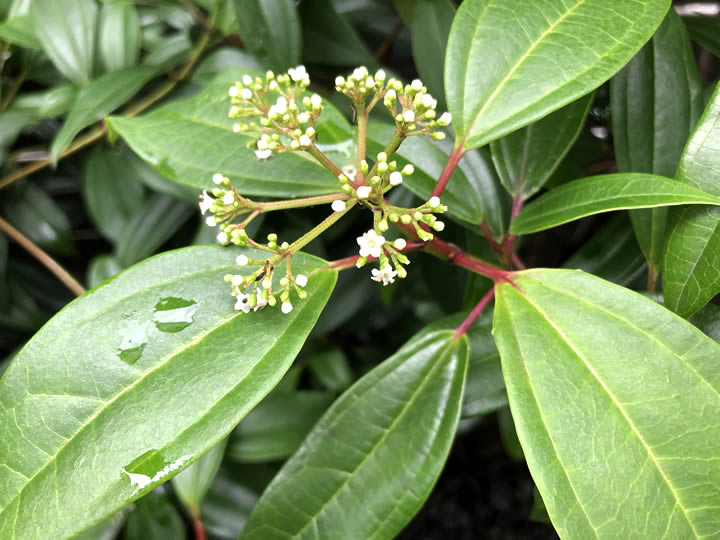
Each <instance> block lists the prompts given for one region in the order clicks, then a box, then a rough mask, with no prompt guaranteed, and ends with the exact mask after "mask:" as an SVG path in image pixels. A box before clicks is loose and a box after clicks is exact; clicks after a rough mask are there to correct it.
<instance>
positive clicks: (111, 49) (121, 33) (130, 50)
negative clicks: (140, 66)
mask: <svg viewBox="0 0 720 540" xmlns="http://www.w3.org/2000/svg"><path fill="white" fill-rule="evenodd" d="M99 33H100V35H99V44H98V45H99V46H98V50H99V53H100V60H101V61H102V64H103V66H104V67H105V69H106V70H107V71H117V70H120V69H125V68H129V67H132V66H134V65H135V64H137V61H138V57H139V55H140V37H141V36H140V21H139V19H138V14H137V9H135V5H134V4H133V3H132V2H107V3H104V4H103V6H102V9H101V11H100V29H99Z"/></svg>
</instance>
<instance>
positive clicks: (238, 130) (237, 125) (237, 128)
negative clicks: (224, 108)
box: [233, 124, 242, 133]
mask: <svg viewBox="0 0 720 540" xmlns="http://www.w3.org/2000/svg"><path fill="white" fill-rule="evenodd" d="M241 131H242V128H241V127H240V124H233V132H234V133H240V132H241Z"/></svg>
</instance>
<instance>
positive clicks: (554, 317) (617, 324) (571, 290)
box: [494, 269, 720, 539]
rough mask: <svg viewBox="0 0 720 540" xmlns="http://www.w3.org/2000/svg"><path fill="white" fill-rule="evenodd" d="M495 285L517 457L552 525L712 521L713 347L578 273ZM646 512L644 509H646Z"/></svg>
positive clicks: (703, 529)
mask: <svg viewBox="0 0 720 540" xmlns="http://www.w3.org/2000/svg"><path fill="white" fill-rule="evenodd" d="M513 281H514V284H512V285H511V284H508V283H503V284H501V285H499V286H497V288H496V303H495V321H494V335H495V340H496V342H497V344H498V349H499V350H500V354H501V356H502V362H503V373H504V375H505V382H506V384H507V390H508V396H509V398H510V406H511V408H512V412H513V417H514V419H515V425H516V427H517V431H518V435H519V437H520V441H521V443H522V446H523V449H524V451H525V457H526V459H527V463H528V466H529V468H530V471H531V473H532V474H533V478H534V480H535V482H536V484H537V486H538V488H539V490H540V493H541V494H542V497H543V500H544V501H545V504H546V505H547V510H548V513H549V515H550V518H551V519H552V522H553V524H554V526H555V528H556V530H557V531H558V534H559V535H560V536H561V537H567V538H608V539H615V538H630V537H633V536H640V537H643V538H662V537H665V538H700V537H704V536H708V537H709V536H712V535H714V534H715V533H716V532H717V531H718V530H719V529H720V513H718V511H717V493H718V490H720V462H718V460H717V456H718V452H720V443H719V442H718V441H720V426H719V425H718V423H717V421H716V419H717V418H718V416H720V377H719V376H718V370H717V359H718V358H719V357H720V345H718V344H717V343H715V342H714V341H713V340H711V339H710V338H708V337H707V336H705V335H704V334H703V333H702V332H700V331H699V330H698V329H696V328H695V327H693V326H692V325H691V324H689V323H688V322H686V321H684V320H683V319H681V318H679V317H678V316H676V315H674V314H673V313H671V312H670V311H668V310H666V309H665V308H663V307H662V306H660V305H658V304H656V303H655V302H653V301H652V300H650V299H648V298H645V297H644V296H642V295H640V294H637V293H634V292H631V291H629V290H627V289H625V288H622V287H619V286H617V285H613V284H610V283H608V282H606V281H604V280H602V279H600V278H597V277H594V276H591V275H589V274H585V273H583V272H577V271H568V270H544V269H539V270H529V271H526V272H520V273H517V274H515V276H514V278H513ZM649 515H651V516H652V519H648V516H649Z"/></svg>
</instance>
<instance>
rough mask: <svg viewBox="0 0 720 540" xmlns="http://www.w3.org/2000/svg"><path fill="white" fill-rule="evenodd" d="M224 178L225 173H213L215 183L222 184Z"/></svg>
mask: <svg viewBox="0 0 720 540" xmlns="http://www.w3.org/2000/svg"><path fill="white" fill-rule="evenodd" d="M223 180H224V178H223V175H222V174H220V173H215V174H213V183H215V184H222V181H223Z"/></svg>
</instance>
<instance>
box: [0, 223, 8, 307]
mask: <svg viewBox="0 0 720 540" xmlns="http://www.w3.org/2000/svg"><path fill="white" fill-rule="evenodd" d="M7 263H8V239H7V236H5V234H4V233H3V232H1V231H0V311H5V309H6V308H7V307H8V306H9V305H10V295H9V292H8V281H7V279H8V276H7Z"/></svg>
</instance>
